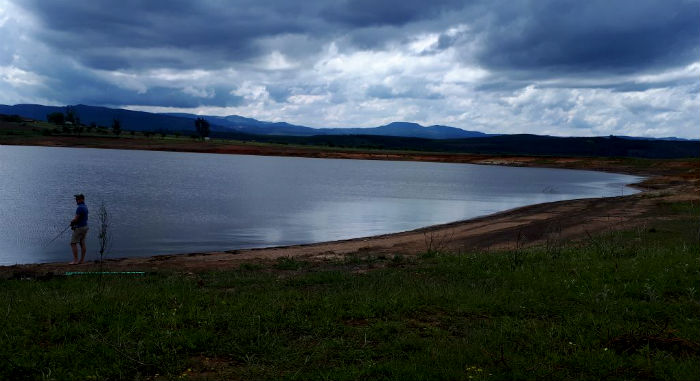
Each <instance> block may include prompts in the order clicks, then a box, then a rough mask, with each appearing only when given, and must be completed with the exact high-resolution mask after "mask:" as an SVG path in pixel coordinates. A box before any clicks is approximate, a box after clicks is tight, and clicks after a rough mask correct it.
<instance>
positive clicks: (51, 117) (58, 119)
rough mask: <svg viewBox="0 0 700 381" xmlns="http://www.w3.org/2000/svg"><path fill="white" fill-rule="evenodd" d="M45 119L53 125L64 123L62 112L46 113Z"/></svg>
mask: <svg viewBox="0 0 700 381" xmlns="http://www.w3.org/2000/svg"><path fill="white" fill-rule="evenodd" d="M46 120H48V121H49V123H53V124H55V125H63V124H64V123H66V118H65V117H64V116H63V113H62V112H52V113H50V114H48V115H46Z"/></svg>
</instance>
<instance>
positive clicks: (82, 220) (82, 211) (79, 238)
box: [70, 193, 88, 265]
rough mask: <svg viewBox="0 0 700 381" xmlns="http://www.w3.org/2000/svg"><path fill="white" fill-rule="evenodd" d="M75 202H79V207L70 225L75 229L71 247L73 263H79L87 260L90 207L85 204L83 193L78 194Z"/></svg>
mask: <svg viewBox="0 0 700 381" xmlns="http://www.w3.org/2000/svg"><path fill="white" fill-rule="evenodd" d="M74 197H75V203H76V204H78V208H77V209H76V210H75V217H73V219H72V220H71V222H70V227H71V229H73V235H72V236H71V239H70V247H71V249H72V250H73V262H71V263H70V264H71V265H77V264H79V263H83V261H84V260H85V252H86V251H87V249H86V248H85V236H86V235H87V232H88V226H87V223H88V208H87V206H86V205H85V196H84V195H83V194H82V193H81V194H76V195H75V196H74ZM78 243H79V244H80V261H78Z"/></svg>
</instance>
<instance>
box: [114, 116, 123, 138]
mask: <svg viewBox="0 0 700 381" xmlns="http://www.w3.org/2000/svg"><path fill="white" fill-rule="evenodd" d="M112 133H114V135H117V136H119V135H120V134H121V133H122V122H120V121H119V119H117V118H114V119H112Z"/></svg>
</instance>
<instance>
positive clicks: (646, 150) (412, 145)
mask: <svg viewBox="0 0 700 381" xmlns="http://www.w3.org/2000/svg"><path fill="white" fill-rule="evenodd" d="M70 107H72V108H73V110H74V111H75V112H76V114H77V115H78V116H79V117H80V121H81V123H83V124H91V123H95V124H97V125H99V126H106V127H109V126H111V125H112V121H113V120H114V119H119V121H120V122H121V125H122V128H123V129H125V130H138V131H170V132H180V133H184V134H190V133H194V130H195V128H194V120H195V119H196V118H198V117H203V118H205V119H207V120H208V121H209V123H210V125H211V136H212V137H217V138H225V139H236V140H242V141H258V142H268V143H276V144H294V145H311V146H326V147H338V148H360V149H391V150H409V151H424V152H453V153H473V154H495V155H537V156H589V157H595V156H605V157H645V158H680V157H683V158H685V157H700V141H698V140H688V139H679V138H657V139H650V138H637V137H630V136H603V137H568V138H567V137H554V136H542V135H529V134H516V135H488V134H484V133H481V132H476V131H465V130H462V129H459V128H454V127H447V126H429V127H423V126H421V125H419V124H416V123H405V122H395V123H390V124H387V125H385V126H379V127H372V128H311V127H305V126H297V125H293V124H289V123H274V122H263V121H259V120H256V119H251V118H244V117H242V116H237V115H231V116H225V117H221V116H206V115H194V114H154V113H148V112H140V111H130V110H124V109H112V108H107V107H93V106H85V105H76V106H70ZM65 111H66V108H65V107H55V106H42V105H15V106H4V105H0V114H5V115H19V116H22V117H25V118H31V119H35V120H46V115H48V114H50V113H53V112H63V113H65Z"/></svg>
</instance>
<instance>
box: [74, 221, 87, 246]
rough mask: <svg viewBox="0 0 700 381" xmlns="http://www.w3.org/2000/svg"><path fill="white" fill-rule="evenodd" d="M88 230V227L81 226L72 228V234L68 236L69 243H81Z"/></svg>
mask: <svg viewBox="0 0 700 381" xmlns="http://www.w3.org/2000/svg"><path fill="white" fill-rule="evenodd" d="M87 232H88V227H87V226H83V227H81V228H75V229H74V230H73V235H72V236H71V237H70V243H71V245H72V244H74V243H81V242H83V241H84V240H85V236H86V235H87Z"/></svg>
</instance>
